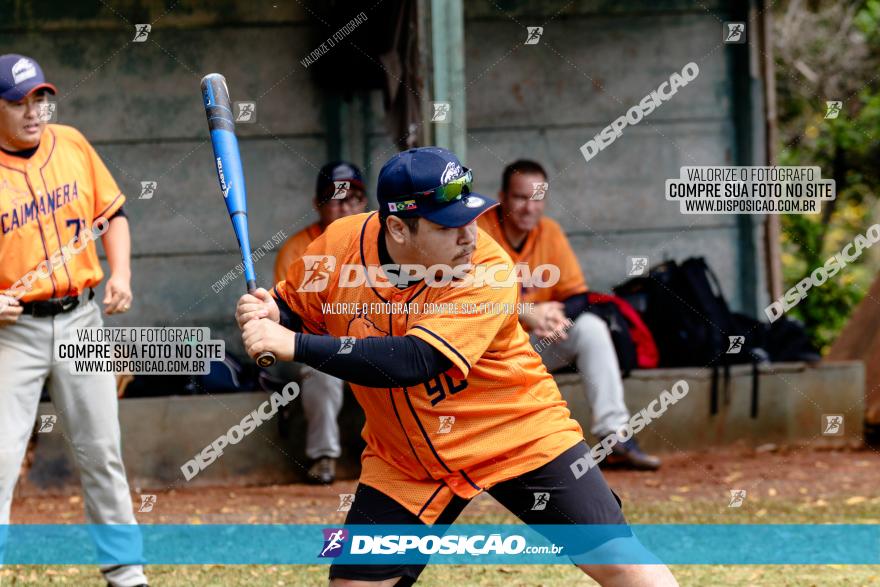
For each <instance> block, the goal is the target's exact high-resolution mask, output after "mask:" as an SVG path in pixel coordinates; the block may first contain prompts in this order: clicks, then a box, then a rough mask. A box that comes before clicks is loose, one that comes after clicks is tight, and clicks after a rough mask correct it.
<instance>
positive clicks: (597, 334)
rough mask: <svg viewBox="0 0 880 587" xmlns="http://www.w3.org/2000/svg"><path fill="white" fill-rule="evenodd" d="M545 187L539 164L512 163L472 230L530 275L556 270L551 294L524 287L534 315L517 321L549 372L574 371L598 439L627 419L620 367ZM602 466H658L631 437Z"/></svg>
mask: <svg viewBox="0 0 880 587" xmlns="http://www.w3.org/2000/svg"><path fill="white" fill-rule="evenodd" d="M546 182H547V173H546V172H545V171H544V168H543V167H541V165H540V164H538V163H536V162H534V161H528V160H520V161H516V162H514V163H511V164H510V165H508V166H507V168H506V169H505V170H504V174H503V176H502V178H501V191H500V192H499V193H498V200H499V201H500V202H501V206H500V207H498V208H496V209H495V210H491V211H490V212H488V213H487V214H484V215H482V216H481V217H480V219H479V224H480V228H482V229H483V230H485V231H486V232H488V233H489V234H490V235H492V238H494V239H495V240H496V241H498V243H499V244H500V245H501V246H502V247H504V250H505V251H507V253H508V254H509V255H510V256H511V258H512V259H513V261H514V262H515V263H523V264H526V265H528V266H529V269H530V271H531V273H532V275H535V274H536V273H537V272H536V271H535V269H536V268H537V267H539V266H540V265H545V264H546V265H554V266H556V267H558V268H559V280H558V282H557V283H556V284H555V285H553V286H552V287H526V286H525V285H528V284H525V285H524V287H523V289H522V298H523V299H522V301H523V302H525V303H529V302H532V303H534V306H533V310H534V311H533V312H531V313H525V312H524V313H523V314H521V315H520V322H521V323H522V325H523V327H524V328H525V329H526V330H527V331H529V333H530V335H531V342H532V345H534V346H535V348H536V350H537V351H538V352H539V353H540V355H541V358H542V359H543V360H544V364H545V365H546V366H547V369H548V370H550V371H553V370H555V369H559V368H561V367H565V366H566V365H569V364H572V363H574V364H575V366H576V367H577V369H578V371H579V372H580V375H581V378H582V379H583V381H584V386H585V387H586V391H587V401H588V403H589V405H590V411H591V413H592V419H593V421H592V426H591V427H590V431H591V432H592V433H593V435H595V436H597V437H598V438H600V439H602V438H605V437H606V436H608V435H610V434H614V433H615V432H617V431H618V430H619V429H620V428H621V427H622V426H624V425H625V424H627V423H628V422H629V419H630V413H629V411H628V410H627V408H626V404H625V403H624V401H623V381H622V379H621V376H620V366H619V365H618V363H617V354H616V352H615V350H614V343H613V342H612V340H611V334H610V333H609V332H608V327H607V325H606V324H605V322H604V321H603V320H602V319H601V318H599V317H598V316H596V315H595V314H591V313H589V312H585V310H586V308H587V306H588V302H587V295H586V292H587V284H586V282H585V281H584V276H583V274H582V273H581V268H580V266H579V265H578V260H577V257H576V256H575V254H574V251H572V250H571V245H570V244H569V243H568V239H567V238H566V237H565V233H564V232H563V231H562V228H561V227H560V226H559V224H557V223H556V222H555V221H553V220H551V219H549V218H547V217H545V216H544V203H545V201H546V200H545V199H544V194H545V193H546V187H547V186H546ZM536 184H537V185H536ZM542 187H543V188H544V189H543V190H541V189H540V188H542ZM535 194H538V196H537V197H536V196H535ZM539 343H540V344H539ZM605 464H607V465H622V466H629V467H633V468H636V469H657V468H658V467H659V466H660V459H658V458H657V457H654V456H651V455H647V454H645V453H644V452H643V451H642V450H641V449H640V448H639V445H638V443H637V442H636V440H635V438H630V439H629V440H627V441H625V442H620V443H618V444H617V445H615V446H614V449H613V453H612V454H611V455H609V456H608V458H607V459H606V461H605Z"/></svg>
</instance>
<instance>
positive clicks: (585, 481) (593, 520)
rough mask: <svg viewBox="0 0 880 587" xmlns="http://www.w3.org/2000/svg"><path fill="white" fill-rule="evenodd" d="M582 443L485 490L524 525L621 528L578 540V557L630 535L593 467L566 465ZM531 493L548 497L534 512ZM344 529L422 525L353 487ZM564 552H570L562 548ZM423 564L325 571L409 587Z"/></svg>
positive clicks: (450, 516) (451, 515)
mask: <svg viewBox="0 0 880 587" xmlns="http://www.w3.org/2000/svg"><path fill="white" fill-rule="evenodd" d="M589 450H590V448H589V447H588V446H587V444H586V442H579V443H578V444H576V445H574V446H573V447H571V448H570V449H568V450H567V451H565V452H564V453H562V454H561V455H559V456H558V457H556V458H555V459H553V460H552V461H550V462H549V463H547V464H545V465H543V466H541V467H539V468H537V469H535V470H534V471H530V472H528V473H525V474H523V475H520V476H519V477H516V478H514V479H510V480H508V481H504V482H503V483H499V484H498V485H496V486H494V487H492V488H491V489H489V490H488V493H489V494H490V495H491V496H492V497H494V498H495V500H496V501H498V503H500V504H501V505H503V506H504V507H506V508H507V509H508V510H510V512H511V513H513V514H515V515H516V516H517V517H518V518H519V519H520V520H522V521H523V522H525V523H526V524H529V525H536V524H542V525H551V524H554V525H558V524H578V525H581V524H602V525H618V524H620V525H624V526H622V527H621V529H620V532H616V531H615V532H612V533H610V534H609V533H608V532H606V531H603V532H602V534H601V535H595V534H593V533H591V534H590V535H589V536H587V537H584V540H579V542H578V545H577V546H578V548H579V551H580V552H586V551H588V550H591V549H593V548H596V547H597V546H600V545H601V544H602V543H604V542H606V541H608V540H610V539H612V538H617V537H623V536H630V535H631V533H630V531H629V529H628V527H626V526H625V524H626V520H625V519H624V517H623V511H622V510H621V505H622V504H621V501H620V498H619V497H617V495H616V494H615V493H614V492H613V491H611V488H609V487H608V484H607V483H606V482H605V478H604V477H603V476H602V473H600V472H599V469H598V467H593V468H592V469H589V470H588V471H587V472H586V473H584V474H583V476H581V477H580V478H575V476H574V474H573V473H572V470H571V463H572V462H573V461H575V460H576V459H577V458H578V457H581V456H583V455H584V454H585V453H587V452H589ZM535 493H549V499H548V500H547V503H546V505H545V507H544V509H537V510H536V509H533V506H535V501H536V497H535ZM467 504H468V500H466V499H462V498H460V497H455V498H453V500H452V501H451V502H450V503H449V505H448V506H447V507H446V509H445V510H444V511H443V513H441V514H440V517H439V518H438V519H437V524H439V525H446V524H452V523H453V522H454V521H455V520H456V518H458V516H459V514H461V512H462V510H464V508H465V506H466V505H467ZM345 523H346V524H358V525H360V524H362V525H371V524H379V525H386V524H388V525H397V524H418V525H424V524H423V523H422V522H421V520H419V519H418V517H417V516H416V515H415V514H413V513H411V512H410V511H409V510H407V509H406V508H404V507H403V506H402V505H400V504H399V503H397V502H396V501H394V500H393V499H391V498H390V497H388V496H387V495H385V494H384V493H382V492H381V491H379V490H378V489H374V488H372V487H370V486H369V485H364V484H358V487H357V490H356V492H355V498H354V504H353V506H352V508H351V510H350V511H349V512H348V515H347V516H346V518H345ZM565 552H567V553H571V554H577V552H572V549H571V548H567V549H566V551H565ZM424 568H425V565H413V564H410V565H401V564H389V565H341V564H333V565H331V566H330V579H336V578H339V579H350V580H360V581H382V580H385V579H392V578H394V577H401V580H400V581H398V582H397V584H396V587H408V586H409V585H412V584H414V583H415V582H416V580H417V579H418V577H419V575H420V574H421V572H422V570H424Z"/></svg>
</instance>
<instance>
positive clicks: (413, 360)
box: [293, 333, 452, 388]
mask: <svg viewBox="0 0 880 587" xmlns="http://www.w3.org/2000/svg"><path fill="white" fill-rule="evenodd" d="M294 336H296V351H295V355H294V357H293V360H294V361H297V362H298V363H305V364H306V365H309V366H310V367H314V368H315V369H317V370H319V371H322V372H324V373H327V374H328V375H333V376H334V377H338V378H339V379H344V380H345V381H348V382H351V383H354V384H357V385H363V386H365V387H382V388H388V387H409V386H412V385H417V384H419V383H424V382H426V381H429V380H431V379H433V378H434V377H437V376H438V375H440V374H441V373H443V372H444V371H446V370H448V369H449V368H450V367H452V361H450V360H449V359H448V358H446V356H445V355H443V353H441V352H440V351H438V350H437V349H435V348H434V347H432V346H431V345H430V344H428V343H427V342H425V341H423V340H422V339H420V338H418V337H415V336H374V337H369V338H356V339H353V341H354V342H353V344H352V345H351V348H350V349H348V348H345V349H344V350H345V351H347V352H345V354H340V352H339V351H340V350H341V349H342V348H343V343H344V342H346V341H345V340H344V339H342V338H336V337H333V336H318V335H314V334H300V333H297V334H295V335H294ZM348 342H351V341H348Z"/></svg>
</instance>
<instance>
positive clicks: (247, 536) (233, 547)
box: [0, 524, 880, 565]
mask: <svg viewBox="0 0 880 587" xmlns="http://www.w3.org/2000/svg"><path fill="white" fill-rule="evenodd" d="M429 559H430V563H431V564H542V565H546V564H570V563H571V562H572V561H574V562H577V563H580V564H611V563H617V564H621V563H623V564H656V563H659V562H662V563H666V564H691V565H693V564H713V565H714V564H725V565H737V564H761V565H783V564H785V565H788V564H799V565H800V564H822V565H824V564H872V565H876V564H880V526H878V525H873V524H705V525H695V524H643V525H639V524H636V525H632V526H616V525H609V526H599V525H596V526H576V525H566V526H525V525H519V524H510V525H498V524H460V525H459V524H457V525H453V526H430V527H429V526H418V525H416V526H378V525H377V526H355V525H351V526H344V527H342V526H338V527H332V526H325V525H280V524H278V525H252V524H217V525H169V524H147V525H141V526H127V525H75V524H55V525H41V524H21V525H8V526H0V563H5V564H40V565H43V564H64V565H70V564H134V563H149V564H186V565H195V564H267V565H268V564H272V565H279V564H290V565H301V564H330V563H338V564H390V563H393V564H401V563H403V564H413V563H416V564H425V563H427V562H428V561H429Z"/></svg>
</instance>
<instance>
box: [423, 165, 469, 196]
mask: <svg viewBox="0 0 880 587" xmlns="http://www.w3.org/2000/svg"><path fill="white" fill-rule="evenodd" d="M473 185H474V174H473V172H472V171H471V170H470V169H468V170H467V171H466V172H465V174H464V175H462V176H461V177H458V178H456V179H453V180H452V181H450V182H448V183H444V184H443V185H441V186H440V187H436V188H434V189H432V190H427V191H424V192H416V193H414V194H413V195H414V196H423V197H424V196H431V198H432V199H433V200H434V202H436V203H437V204H448V203H449V202H454V201H455V200H460V199H461V197H462V196H466V195H468V194H469V193H471V188H472V187H473Z"/></svg>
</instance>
